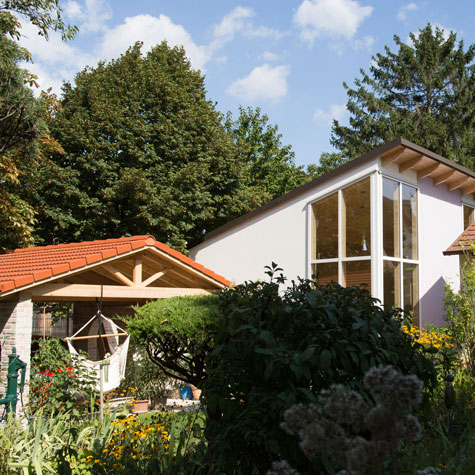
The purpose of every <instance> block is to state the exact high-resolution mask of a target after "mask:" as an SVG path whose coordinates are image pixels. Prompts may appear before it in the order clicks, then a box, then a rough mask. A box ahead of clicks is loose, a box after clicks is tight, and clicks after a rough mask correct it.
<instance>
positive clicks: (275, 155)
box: [224, 107, 307, 199]
mask: <svg viewBox="0 0 475 475" xmlns="http://www.w3.org/2000/svg"><path fill="white" fill-rule="evenodd" d="M268 122H269V118H268V117H267V115H266V114H263V115H261V109H260V108H259V107H257V108H256V109H252V108H251V107H248V108H247V109H245V108H244V107H239V117H238V118H237V119H236V120H233V117H232V114H231V112H228V114H227V115H226V120H225V122H224V126H225V128H226V130H227V131H228V133H229V134H230V135H231V137H232V138H233V140H234V142H235V143H236V145H237V148H238V150H239V155H240V160H241V161H242V162H243V163H247V164H248V166H249V170H248V179H247V181H248V185H249V186H251V187H253V188H256V189H257V192H258V193H263V192H265V193H267V195H268V196H269V197H270V198H272V199H273V198H277V197H278V196H280V195H283V194H284V193H287V192H288V191H290V190H293V189H294V188H297V187H298V186H300V185H302V184H303V183H304V182H305V181H307V180H306V175H305V173H304V171H303V170H302V167H297V166H296V165H295V154H294V152H293V151H292V147H291V146H290V145H282V142H281V139H282V134H279V132H278V130H279V129H278V127H277V125H270V124H269V123H268Z"/></svg>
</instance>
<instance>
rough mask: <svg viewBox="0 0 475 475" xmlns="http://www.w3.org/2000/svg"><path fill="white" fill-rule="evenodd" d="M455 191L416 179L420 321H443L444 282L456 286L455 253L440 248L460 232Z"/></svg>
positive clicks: (457, 262) (458, 202) (445, 186)
mask: <svg viewBox="0 0 475 475" xmlns="http://www.w3.org/2000/svg"><path fill="white" fill-rule="evenodd" d="M463 229H464V227H463V210H462V204H461V197H460V192H459V191H448V190H447V185H439V186H434V185H433V184H432V180H431V179H430V178H424V179H422V180H419V243H420V250H419V252H420V256H419V259H420V276H419V283H420V289H419V293H420V305H421V314H422V323H423V324H427V323H428V322H431V323H433V324H435V325H443V324H444V309H443V299H444V285H445V282H451V283H452V284H453V285H455V286H456V287H458V286H459V282H460V281H459V256H444V255H443V254H442V251H444V250H445V249H447V248H448V247H449V246H450V244H452V242H453V241H454V240H455V239H456V238H457V237H458V236H459V234H460V233H461V232H462V231H463Z"/></svg>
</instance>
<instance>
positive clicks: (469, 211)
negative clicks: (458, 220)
mask: <svg viewBox="0 0 475 475" xmlns="http://www.w3.org/2000/svg"><path fill="white" fill-rule="evenodd" d="M472 221H473V208H472V207H471V206H466V205H463V229H467V227H468V226H469V225H470V224H472Z"/></svg>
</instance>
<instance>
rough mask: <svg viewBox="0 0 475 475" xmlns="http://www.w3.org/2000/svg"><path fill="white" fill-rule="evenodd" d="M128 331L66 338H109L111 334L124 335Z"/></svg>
mask: <svg viewBox="0 0 475 475" xmlns="http://www.w3.org/2000/svg"><path fill="white" fill-rule="evenodd" d="M126 335H128V333H108V334H107V335H86V336H73V337H71V338H68V340H70V341H73V340H91V339H93V338H109V337H112V336H126Z"/></svg>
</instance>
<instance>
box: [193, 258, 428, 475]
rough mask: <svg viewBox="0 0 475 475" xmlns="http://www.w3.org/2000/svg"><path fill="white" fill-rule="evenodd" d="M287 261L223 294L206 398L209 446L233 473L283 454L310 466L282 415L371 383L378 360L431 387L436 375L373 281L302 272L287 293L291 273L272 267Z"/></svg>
mask: <svg viewBox="0 0 475 475" xmlns="http://www.w3.org/2000/svg"><path fill="white" fill-rule="evenodd" d="M278 271H279V269H277V268H276V266H275V265H273V267H272V268H271V269H269V275H270V276H271V278H272V279H271V281H270V282H269V283H263V282H250V283H245V284H243V285H239V286H237V287H235V288H231V289H229V290H226V291H225V292H223V293H221V294H220V295H219V299H220V307H221V312H222V316H221V317H220V319H219V320H218V324H219V327H218V334H217V337H216V342H215V346H214V350H213V351H212V352H211V353H210V355H209V357H208V359H207V364H206V372H207V375H208V377H207V380H206V382H205V384H204V387H203V393H202V396H201V399H202V400H204V401H205V403H206V407H207V410H208V420H207V437H208V441H209V443H210V453H211V454H212V455H213V456H215V457H216V460H215V462H216V463H217V464H218V466H219V467H220V468H221V469H222V470H223V471H224V472H225V473H251V470H252V469H255V470H256V472H259V473H261V472H264V471H265V470H267V469H268V468H269V466H270V463H271V461H272V460H275V459H277V458H279V457H280V458H283V459H285V460H287V461H289V462H290V463H291V464H292V465H293V466H294V467H296V468H299V469H301V470H303V471H304V473H305V470H308V469H309V467H308V466H307V465H306V462H305V461H303V460H302V457H301V456H299V449H298V444H297V442H296V441H295V440H293V439H292V438H290V437H289V436H288V435H286V434H285V433H283V432H282V430H281V429H280V428H279V426H278V424H277V423H276V421H279V420H281V418H282V416H283V413H284V411H285V410H286V409H288V408H289V407H291V406H292V405H294V404H296V403H299V402H303V403H308V402H314V401H315V400H316V394H317V393H318V392H319V391H320V390H322V389H324V388H327V387H329V386H330V385H331V384H344V385H347V386H349V387H350V388H352V389H355V390H358V391H362V392H363V393H364V387H363V384H362V379H363V375H364V374H365V372H366V371H367V370H368V369H369V368H370V367H373V366H377V365H389V364H390V365H393V366H394V367H395V368H397V370H398V371H400V372H401V373H403V374H410V373H414V374H416V375H417V376H418V377H419V378H420V379H421V380H422V381H424V383H425V385H426V387H428V388H429V389H430V388H432V386H433V384H434V382H435V374H434V368H433V365H432V362H431V361H430V360H429V359H428V358H426V356H425V352H424V349H423V347H422V345H420V344H417V343H412V339H411V337H410V336H409V335H406V334H405V333H404V332H403V331H402V329H401V314H400V312H399V311H398V310H394V309H391V310H383V309H382V308H381V307H380V306H379V305H378V302H377V300H375V299H373V298H372V297H371V296H370V294H369V292H368V291H366V290H362V289H359V288H357V287H348V288H343V287H340V286H339V285H337V284H329V285H327V286H316V285H315V283H314V282H312V281H309V280H301V281H299V282H298V283H293V284H292V286H290V287H289V288H288V289H287V290H285V292H284V293H279V284H281V283H283V282H284V280H285V279H284V278H283V277H282V275H281V276H279V277H277V278H274V277H273V276H274V274H275V273H276V272H278ZM242 454H246V457H245V458H243V457H242ZM306 473H309V472H308V471H307V472H306Z"/></svg>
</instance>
